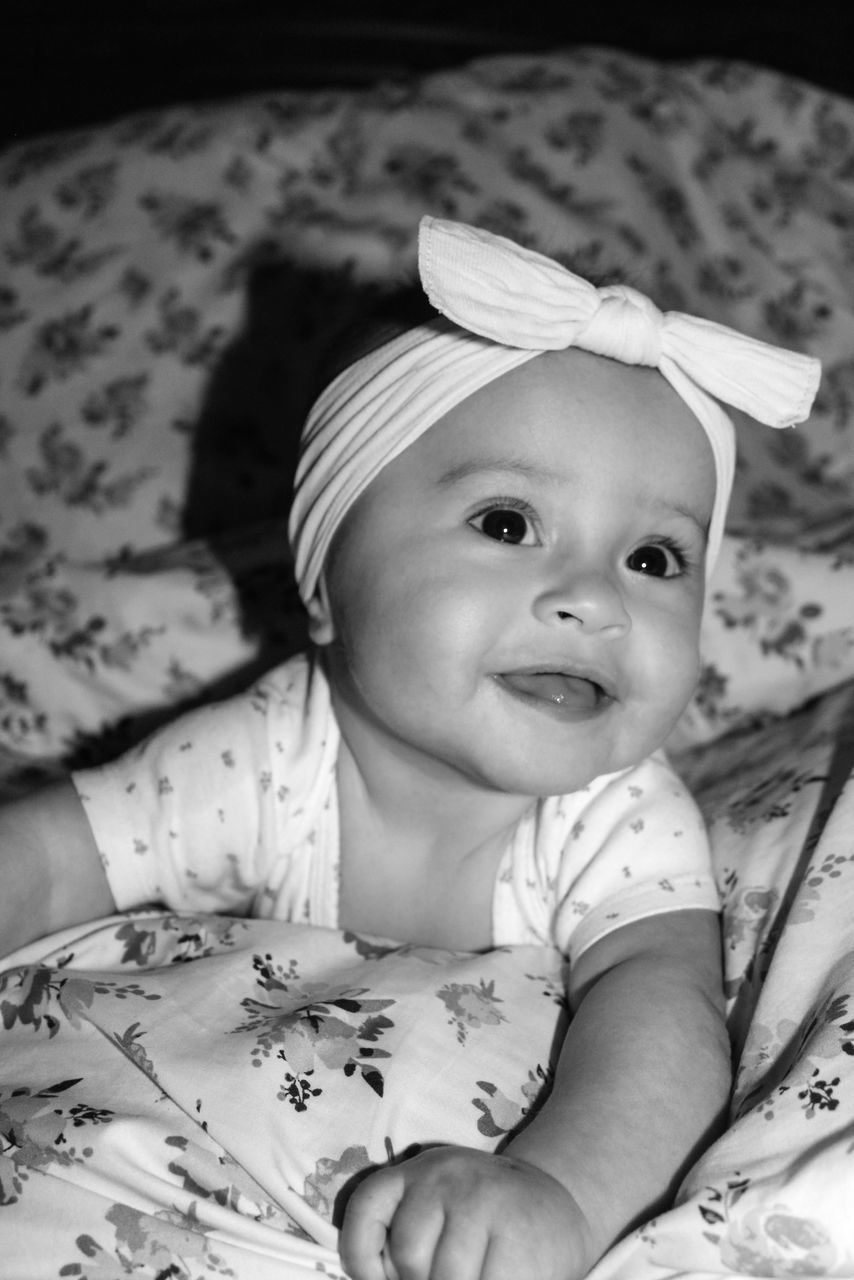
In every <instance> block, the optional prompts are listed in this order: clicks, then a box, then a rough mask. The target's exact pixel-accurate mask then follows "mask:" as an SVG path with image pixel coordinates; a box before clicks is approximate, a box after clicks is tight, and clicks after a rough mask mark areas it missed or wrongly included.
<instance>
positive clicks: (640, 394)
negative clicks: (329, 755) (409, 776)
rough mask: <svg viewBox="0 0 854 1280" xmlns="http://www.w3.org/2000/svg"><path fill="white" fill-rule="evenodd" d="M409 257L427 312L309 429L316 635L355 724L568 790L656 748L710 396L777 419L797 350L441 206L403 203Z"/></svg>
mask: <svg viewBox="0 0 854 1280" xmlns="http://www.w3.org/2000/svg"><path fill="white" fill-rule="evenodd" d="M420 270H421V278H422V282H423V283H424V287H425V290H426V293H427V295H428V296H429V298H430V300H431V302H432V303H433V304H434V305H435V306H436V308H437V310H439V311H441V312H442V313H443V318H439V317H436V318H434V319H433V320H431V321H428V322H427V323H422V324H417V325H416V326H415V327H413V328H410V329H408V330H406V331H405V332H403V333H400V334H398V335H397V336H394V337H392V338H391V339H390V341H387V342H385V343H383V344H382V345H381V346H379V347H378V348H376V349H375V350H372V351H370V352H369V353H368V354H366V355H365V356H363V357H361V358H360V359H357V360H356V361H355V362H354V363H353V364H351V365H349V366H348V367H347V368H345V369H344V371H343V372H342V373H341V374H340V375H339V376H338V377H337V378H335V379H334V380H333V381H332V382H331V383H330V385H329V386H328V387H327V388H326V390H325V391H324V392H323V393H322V394H321V396H320V398H319V399H318V401H317V403H316V404H315V406H314V408H313V410H312V412H311V414H310V415H309V419H308V422H307V424H306V430H305V433H304V440H303V454H302V458H301V462H300V466H299V469H298V472H297V485H296V496H295V502H294V508H293V513H292V519H291V535H292V542H293V547H294V554H295V562H296V573H297V580H298V583H299V586H300V590H301V593H302V595H303V599H304V600H305V602H306V605H307V607H308V610H309V615H310V619H311V628H312V634H313V638H314V639H315V641H316V642H317V643H318V644H319V645H322V646H324V648H325V654H326V659H327V662H326V666H327V670H328V673H329V676H330V681H331V684H332V689H333V697H334V698H335V700H336V707H337V711H338V714H339V718H341V717H343V719H344V720H348V721H349V723H350V724H351V725H358V726H361V730H362V731H363V732H364V733H367V734H368V740H369V741H372V742H373V743H375V744H377V743H380V742H382V743H385V744H386V745H387V746H388V747H390V748H391V749H393V750H395V751H397V752H398V753H399V754H403V755H408V756H411V758H412V759H413V761H418V762H419V763H420V764H422V765H427V766H429V767H430V768H431V769H433V770H437V769H438V770H440V771H449V773H450V774H451V775H455V776H457V777H459V776H461V775H462V776H465V777H466V778H467V779H468V780H469V781H470V782H471V781H473V782H474V783H475V784H476V785H479V786H482V787H486V788H487V789H493V790H495V789H497V790H500V791H503V792H512V793H516V794H521V795H531V796H533V795H546V794H556V793H561V792H568V791H572V790H575V789H577V788H578V787H581V786H584V785H586V783H587V782H589V781H590V780H591V779H592V778H593V777H595V776H597V775H598V774H601V773H608V772H612V771H615V770H617V769H621V768H625V767H628V766H629V765H631V764H633V763H636V762H637V761H638V760H640V759H641V758H643V756H645V755H647V754H648V753H649V752H650V751H652V750H654V749H655V748H656V747H658V746H659V745H660V744H661V743H662V742H663V741H664V739H665V738H666V737H667V736H668V734H669V733H670V730H671V729H672V727H673V725H674V724H675V722H676V720H677V719H678V717H679V715H680V714H681V712H682V710H683V709H684V707H685V705H686V704H687V702H688V700H689V698H690V696H691V693H692V691H693V688H694V685H695V682H696V677H697V672H698V665H699V651H698V650H699V628H700V618H701V614H702V607H703V600H704V594H705V584H706V579H707V574H708V566H709V562H710V561H711V560H712V559H713V558H714V555H715V554H716V553H717V549H718V547H719V544H720V538H721V534H722V531H723V523H724V517H725V511H726V504H727V499H728V496H729V490H730V486H731V483H732V475H733V467H734V453H735V446H734V433H733V429H732V425H731V423H730V421H729V419H728V418H727V417H726V415H725V414H724V412H723V410H722V409H721V408H720V406H719V405H718V403H717V402H716V401H715V400H714V399H712V397H711V395H710V394H708V392H709V391H711V392H713V393H714V394H716V395H718V396H726V398H727V399H728V401H729V402H730V403H737V404H738V405H739V407H742V408H745V409H747V410H748V411H749V412H752V413H753V414H754V416H759V417H765V419H766V420H768V417H769V414H768V409H769V406H770V410H771V414H772V415H775V417H774V419H773V420H774V421H775V424H776V425H786V424H788V423H790V422H792V421H795V420H798V417H797V414H798V413H800V416H801V417H802V416H804V414H805V412H806V410H807V409H808V407H809V403H810V401H811V398H812V394H814V390H815V383H816V381H817V378H816V372H817V371H816V367H815V365H816V362H813V361H808V360H806V358H805V357H799V356H790V355H788V354H786V353H780V352H777V351H776V350H775V349H773V348H768V347H766V346H764V344H759V343H753V342H751V341H750V340H748V339H744V338H740V337H739V336H738V335H735V334H732V333H731V331H729V330H723V329H721V328H720V327H719V326H714V325H708V324H707V323H705V322H702V321H698V320H693V319H691V318H690V317H679V316H662V315H661V313H660V312H659V311H658V310H657V309H656V308H655V307H654V306H653V304H652V303H650V302H649V301H648V300H647V299H645V298H644V297H643V296H642V295H640V294H637V293H636V292H635V291H633V290H628V289H625V288H622V287H619V286H616V287H611V288H609V289H604V290H597V289H595V288H594V287H593V286H592V285H590V284H588V283H587V282H586V281H582V280H580V279H579V278H578V277H575V276H572V275H571V274H570V273H569V272H567V271H566V270H565V269H564V268H562V267H560V266H559V265H558V264H557V263H554V262H552V261H551V260H549V259H547V258H543V257H541V256H540V255H538V254H533V253H531V252H530V251H527V250H523V249H521V248H519V247H518V246H516V245H513V244H511V243H510V242H509V241H506V240H503V239H501V238H500V237H495V236H491V235H489V234H488V233H486V232H482V231H477V230H475V229H473V228H469V227H465V226H463V225H461V224H454V223H443V222H437V221H434V220H432V219H425V220H424V221H423V223H422V228H421V239H420ZM757 370H758V372H757ZM662 375H663V376H662ZM786 379H788V380H789V384H791V383H792V382H793V381H794V382H797V383H798V386H797V388H796V391H795V392H794V393H793V394H790V395H789V397H788V399H786V398H785V396H781V393H780V387H781V384H782V383H783V382H785V380H786ZM742 382H743V384H744V385H740V384H741V383H742ZM769 382H770V384H771V385H768V384H769ZM704 388H705V389H704ZM734 388H735V389H734Z"/></svg>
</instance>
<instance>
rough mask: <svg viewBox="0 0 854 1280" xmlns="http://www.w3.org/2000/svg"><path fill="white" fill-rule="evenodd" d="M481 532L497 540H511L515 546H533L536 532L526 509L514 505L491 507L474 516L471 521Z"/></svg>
mask: <svg viewBox="0 0 854 1280" xmlns="http://www.w3.org/2000/svg"><path fill="white" fill-rule="evenodd" d="M469 523H470V524H471V525H473V526H474V528H475V529H477V530H478V532H479V533H482V534H483V535H484V536H485V537H487V538H493V539H494V540H495V541H496V542H510V543H512V544H513V545H514V546H521V545H523V544H524V545H525V546H532V545H534V544H535V543H536V540H537V539H536V533H535V530H534V527H533V524H532V522H531V520H530V518H529V517H528V516H527V515H526V514H525V512H524V511H518V510H516V509H515V508H513V507H490V509H489V510H488V511H481V512H480V513H479V514H478V515H476V516H472V518H471V520H470V521H469Z"/></svg>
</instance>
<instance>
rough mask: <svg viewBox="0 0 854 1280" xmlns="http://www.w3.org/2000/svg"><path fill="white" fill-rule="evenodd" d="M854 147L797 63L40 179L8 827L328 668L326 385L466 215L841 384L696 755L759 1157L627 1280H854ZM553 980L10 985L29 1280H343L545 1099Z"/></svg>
mask: <svg viewBox="0 0 854 1280" xmlns="http://www.w3.org/2000/svg"><path fill="white" fill-rule="evenodd" d="M853 149H854V103H852V102H850V101H847V100H845V99H842V98H840V97H837V96H834V95H832V94H828V93H826V92H824V91H822V90H820V89H818V88H816V87H814V86H811V85H808V84H805V83H803V82H799V81H796V80H793V79H791V78H790V77H787V76H785V75H781V74H779V73H775V72H772V71H767V70H762V69H759V68H755V67H750V66H746V65H743V64H739V63H734V62H719V61H715V62H712V61H705V62H697V63H692V64H667V65H663V64H657V63H655V62H652V61H648V60H644V59H639V58H635V57H632V56H631V55H628V54H623V53H617V52H614V51H609V50H604V49H576V50H567V51H556V52H554V53H549V54H543V55H541V56H529V55H525V56H519V57H502V58H493V59H485V60H481V61H479V62H476V63H474V64H472V65H471V66H469V67H467V68H463V69H460V70H454V71H448V72H443V73H437V74H431V75H428V76H423V77H417V78H414V79H413V80H412V81H410V82H409V83H406V84H395V85H377V86H376V87H375V88H373V89H369V90H346V91H345V90H334V91H312V92H293V91H292V92H285V93H269V94H265V95H259V96H255V97H251V98H248V99H245V100H242V101H239V102H232V103H225V104H218V105H212V106H205V105H187V106H177V107H175V108H174V109H172V110H168V111H158V112H154V113H149V114H147V115H141V116H136V117H131V118H126V119H121V120H117V121H115V122H113V123H107V124H105V125H103V126H102V127H100V128H95V129H90V130H86V131H82V132H79V133H74V134H64V135H56V136H53V137H48V138H44V139H41V140H38V141H36V142H32V143H28V144H25V145H23V146H19V147H15V148H11V149H9V150H7V151H6V153H5V154H4V155H3V156H0V499H2V500H0V782H2V790H3V792H4V793H5V794H13V793H15V792H17V791H20V790H22V789H25V788H27V787H29V786H30V785H32V783H33V782H34V781H35V780H37V779H38V778H39V777H41V776H43V775H45V774H51V773H55V772H57V771H58V770H60V769H63V768H64V767H66V766H67V765H68V764H75V765H81V764H89V763H95V762H97V761H100V760H103V759H106V758H109V757H111V756H113V755H115V754H116V752H117V751H118V750H119V749H120V748H123V747H124V746H126V745H128V744H129V743H130V742H131V741H133V740H135V739H136V738H138V737H139V735H140V734H141V733H142V732H143V730H145V729H147V728H149V727H151V726H152V725H153V724H154V723H156V722H158V721H159V720H162V719H164V718H165V717H168V716H170V715H172V714H173V713H174V712H175V711H176V710H177V709H179V708H183V707H186V706H191V705H194V704H196V703H198V702H200V701H203V700H204V699H206V698H207V697H209V696H210V695H211V694H212V693H222V692H225V691H228V690H229V689H230V688H232V687H239V686H240V685H241V684H243V683H245V681H246V680H248V679H249V677H250V676H251V674H252V673H253V672H254V671H256V670H258V669H260V668H262V667H265V666H268V665H270V664H271V663H272V661H274V660H279V659H280V658H281V657H283V656H285V655H286V654H287V653H290V652H293V651H294V650H296V649H297V648H299V647H300V644H301V641H302V636H303V629H302V622H301V618H300V614H299V612H298V610H297V608H296V602H295V593H294V590H293V583H292V580H291V575H290V569H289V564H288V558H287V554H286V552H285V543H284V525H285V521H286V516H287V493H288V476H289V473H290V469H291V468H292V465H293V458H294V448H295V441H296V436H297V432H298V429H299V423H300V421H301V417H302V414H303V412H304V409H305V406H306V402H307V400H308V398H309V395H310V393H311V386H312V382H313V378H314V370H315V365H316V363H317V357H318V355H319V352H320V349H321V347H322V346H323V343H324V342H325V340H326V339H327V337H328V336H329V334H330V332H331V331H332V330H334V329H335V328H336V327H337V326H338V325H339V324H340V323H341V322H342V321H343V320H344V319H345V318H346V317H347V316H348V315H349V314H350V312H351V311H352V309H353V308H355V307H359V306H360V305H361V304H362V303H363V301H364V298H365V295H366V294H370V293H371V292H372V291H373V290H374V289H375V288H376V287H377V286H378V285H379V284H382V283H384V282H387V281H389V280H391V279H396V278H398V276H399V275H400V273H402V272H406V271H407V270H408V269H409V268H410V266H411V264H412V262H413V261H414V241H415V232H416V227H417V222H418V219H419V217H420V216H421V215H422V214H423V213H433V214H438V215H444V216H449V217H452V218H460V219H462V220H464V221H467V222H470V223H475V224H481V225H483V226H486V227H487V228H489V229H490V230H493V231H497V232H499V233H504V234H508V235H510V236H512V237H514V238H516V239H519V240H521V241H522V242H523V243H526V244H529V245H531V246H532V247H534V248H538V249H541V250H543V251H544V252H546V253H549V254H551V255H554V256H561V257H563V259H564V260H565V261H567V262H568V263H569V264H570V265H572V266H573V267H575V269H577V270H579V271H581V272H582V273H587V274H590V273H598V272H608V271H610V270H611V269H617V270H620V271H622V272H623V273H624V274H626V275H627V277H628V279H629V281H630V282H631V283H635V284H637V285H638V286H639V287H640V288H642V289H644V290H645V291H647V292H649V293H651V294H653V295H654V296H655V297H656V298H657V299H658V301H659V302H660V303H661V304H662V305H663V306H666V307H670V308H679V309H684V310H688V311H696V312H700V313H703V314H706V315H708V316H710V317H711V318H712V319H717V320H721V321H723V322H725V323H728V324H732V325H734V326H736V327H738V328H742V329H745V330H746V331H748V332H751V333H754V334H756V335H757V336H759V337H765V338H768V339H769V340H771V341H773V342H778V343H781V344H786V345H790V346H793V347H797V348H799V349H801V350H805V351H809V352H811V353H812V354H815V355H818V356H819V357H820V358H821V359H822V361H823V364H824V376H823V381H822V387H821V391H820V394H819V399H818V402H817V404H816V407H815V410H814V412H813V415H812V417H811V419H810V421H809V423H807V424H805V425H804V426H803V427H801V428H799V429H798V430H796V431H792V432H786V433H777V432H771V431H768V430H766V429H764V428H759V427H757V426H755V425H754V424H751V423H749V422H747V421H746V420H739V423H738V430H739V470H738V476H737V481H736V489H735V495H734V502H733V507H732V513H731V519H730V524H729V534H728V537H727V539H726V540H725V546H724V554H723V555H722V557H721V560H720V562H719V565H718V568H717V570H716V572H715V578H714V581H713V582H712V584H711V587H712V590H711V597H710V607H709V609H708V611H707V616H706V620H705V624H704V632H703V657H704V670H703V678H702V680H701V683H700V687H699V689H698V693H697V696H696V697H695V699H694V702H693V704H692V706H691V707H690V708H689V711H688V713H687V715H686V716H685V717H684V719H683V721H682V723H681V725H680V726H679V729H678V732H677V734H676V736H675V738H674V743H673V745H674V747H675V748H676V750H677V751H678V761H679V764H680V767H681V769H682V771H683V772H684V774H685V777H686V780H687V781H688V783H689V785H691V786H692V788H693V789H694V790H695V793H696V794H697V796H698V798H699V800H700V803H701V806H702V808H703V810H704V812H705V813H706V816H707V818H708V819H709V822H710V829H711V837H712V848H713V855H714V860H715V868H716V874H717V878H718V883H719V886H720V888H721V890H722V893H723V895H724V904H725V905H724V928H725V955H726V963H727V983H728V995H729V1001H730V1026H731V1030H732V1035H733V1042H734V1050H735V1055H736V1062H737V1066H738V1078H737V1085H736V1092H735V1097H734V1102H733V1108H732V1114H731V1117H730V1120H731V1123H730V1127H729V1128H728V1130H727V1132H726V1133H725V1134H724V1135H723V1137H722V1138H721V1139H720V1140H719V1141H718V1142H717V1143H716V1144H715V1145H714V1146H713V1147H712V1148H711V1150H710V1151H709V1152H708V1153H707V1155H706V1156H704V1157H703V1159H702V1160H701V1161H700V1162H699V1163H698V1164H697V1166H696V1167H695V1168H694V1169H693V1170H692V1171H691V1172H690V1174H689V1175H688V1177H687V1179H686V1181H685V1183H684V1186H683V1188H682V1190H681V1192H680V1195H679V1201H678V1204H677V1206H676V1207H675V1208H674V1209H673V1210H672V1211H670V1212H669V1213H666V1214H663V1215H661V1217H660V1218H659V1219H658V1220H657V1221H656V1222H655V1223H652V1224H647V1225H646V1226H644V1227H643V1228H642V1229H641V1230H640V1231H639V1232H637V1233H635V1234H634V1235H632V1236H631V1237H629V1238H628V1239H626V1240H625V1241H624V1242H623V1243H622V1244H621V1245H619V1246H618V1247H617V1248H616V1249H615V1250H613V1251H612V1252H611V1254H609V1255H608V1257H606V1258H605V1259H604V1260H603V1261H602V1262H601V1263H600V1265H599V1267H598V1268H597V1271H596V1273H595V1280H646V1278H647V1277H648V1278H649V1280H652V1278H653V1277H655V1280H677V1277H678V1278H681V1280H705V1278H706V1277H708V1276H710V1275H738V1276H789V1275H828V1276H830V1275H851V1274H852V1273H854V1227H852V1218H851V1214H850V1203H851V1194H852V1175H851V1171H850V1153H849V1143H850V1137H849V1136H848V1135H850V1132H851V1128H852V1125H854V1080H852V1062H854V1052H852V1043H854V1041H852V1037H854V1017H853V1016H852V1000H854V970H852V962H851V955H852V953H854V947H852V939H851V927H852V926H851V919H852V911H851V906H850V904H851V900H852V897H851V895H852V894H854V884H852V882H851V876H852V874H854V871H852V853H851V849H850V845H851V837H850V832H851V828H852V821H854V808H853V806H854V793H852V790H851V786H852V784H851V782H850V781H849V771H850V766H851V763H852V759H854V738H852V732H851V728H850V725H851V723H852V717H851V704H852V698H854V685H852V683H851V681H852V677H854V623H852V619H854V553H852V532H854V516H852V510H854V502H852V487H854V427H853V426H852V397H854V360H852V354H851V353H852V351H854V287H852V283H851V282H852V279H854V272H852V267H854V240H852V234H851V227H852V218H851V209H852V207H854V165H852V161H851V156H852V150H853ZM548 954H549V953H547V952H542V951H541V952H537V953H536V955H535V956H534V955H533V954H532V953H531V952H528V951H527V950H522V951H516V950H515V949H514V950H511V951H508V952H504V951H500V952H495V953H493V954H491V955H490V956H489V957H479V958H477V959H476V960H472V958H471V957H459V956H455V955H449V954H447V953H442V954H441V955H437V954H435V953H434V954H425V953H418V952H412V951H409V950H407V949H403V950H402V951H401V950H400V949H396V950H395V951H394V952H387V951H386V950H385V949H384V948H382V947H381V946H379V947H378V946H376V944H372V943H369V942H366V941H365V940H362V939H354V938H349V937H346V936H343V935H339V934H337V933H335V932H334V931H323V930H318V931H302V930H299V929H295V928H294V927H293V926H282V925H280V924H279V925H275V924H273V923H272V922H259V921H253V922H249V921H241V920H232V919H217V918H215V917H203V918H199V919H195V918H192V917H175V916H161V917H157V918H151V919H146V918H144V917H133V918H130V919H125V918H121V919H116V920H113V921H111V922H107V923H106V924H105V925H102V926H99V927H97V928H95V929H93V930H91V931H77V932H76V933H74V934H73V936H68V937H65V938H62V939H54V940H50V941H49V942H48V943H45V944H43V945H42V946H41V947H40V948H38V947H37V948H35V949H31V950H30V951H29V952H28V953H27V954H25V955H22V956H19V957H17V958H16V966H15V967H14V968H12V969H9V970H8V971H7V972H6V973H4V974H3V975H2V976H0V984H2V991H1V992H0V1257H2V1258H3V1259H4V1260H9V1259H14V1260H15V1267H16V1271H15V1274H16V1276H18V1275H20V1276H21V1277H22V1280H23V1277H39V1280H42V1277H48V1276H50V1277H55V1276H57V1275H66V1276H73V1277H79V1278H80V1280H113V1278H114V1277H118V1276H120V1275H128V1274H133V1273H134V1272H142V1273H146V1272H147V1273H151V1274H158V1275H166V1274H171V1275H174V1276H178V1277H182V1280H184V1278H186V1280H189V1278H190V1277H192V1278H193V1280H196V1278H197V1277H198V1278H200V1280H201V1278H204V1280H207V1278H208V1277H210V1276H215V1275H216V1276H235V1277H241V1278H242V1277H245V1278H246V1280H256V1278H257V1280H264V1278H265V1276H266V1275H268V1274H269V1275H270V1276H272V1275H273V1274H274V1273H275V1275H276V1276H277V1277H278V1276H282V1275H284V1276H289V1277H294V1278H295V1280H301V1277H303V1276H306V1277H307V1276H308V1275H309V1274H311V1275H312V1276H316V1275H318V1274H320V1275H323V1274H326V1275H328V1276H330V1277H335V1278H336V1280H338V1277H339V1276H340V1269H339V1268H338V1263H337V1257H336V1253H335V1248H334V1243H335V1235H334V1232H335V1226H334V1202H335V1196H336V1194H337V1192H338V1190H339V1189H340V1187H341V1186H342V1185H344V1183H345V1182H346V1180H347V1178H348V1177H350V1176H352V1175H353V1174H356V1173H357V1172H358V1170H360V1169H361V1168H363V1167H364V1166H365V1164H366V1163H370V1162H372V1161H375V1160H383V1159H389V1158H396V1157H397V1156H399V1155H401V1154H403V1152H404V1151H405V1150H406V1149H407V1144H409V1143H411V1142H423V1141H425V1140H429V1138H430V1135H433V1136H437V1137H438V1138H439V1139H440V1140H445V1139H446V1138H447V1140H451V1141H469V1142H473V1143H475V1144H478V1143H484V1144H487V1145H489V1144H495V1143H498V1142H500V1141H501V1139H502V1137H503V1136H504V1135H505V1134H506V1133H507V1132H508V1131H510V1130H512V1128H513V1126H514V1125H515V1124H517V1123H519V1121H520V1119H521V1118H522V1117H523V1115H524V1113H525V1109H526V1108H527V1107H529V1106H530V1105H535V1101H536V1097H537V1096H538V1093H539V1091H540V1090H541V1088H542V1087H543V1086H544V1085H545V1084H546V1083H547V1080H548V1072H549V1053H548V1051H549V1045H550V1036H551V1033H552V1032H553V1031H554V1028H555V1025H556V1019H557V1018H559V1017H560V1016H561V1009H560V1005H559V1003H558V1002H557V996H556V992H557V990H558V988H559V975H557V974H555V973H554V972H553V971H552V969H551V968H548V967H544V966H545V965H546V964H547V960H548ZM442 993H443V994H442ZM389 1024H391V1025H389ZM517 1031H518V1035H517V1034H516V1033H517ZM209 1037H210V1038H209ZM499 1046H500V1048H499ZM662 1052H666V1047H664V1046H663V1047H662ZM384 1054H388V1055H389V1056H388V1057H384V1056H383V1055H384ZM460 1063H462V1064H463V1065H462V1069H461V1070H460V1069H458V1067H459V1064H460ZM214 1064H215V1065H214ZM451 1065H453V1067H454V1069H453V1070H451V1069H450V1066H451ZM220 1068H222V1069H221V1070H220ZM380 1082H382V1089H380V1088H379V1085H380ZM300 1107H301V1108H302V1109H299V1108H300ZM327 1108H328V1110H327ZM330 1116H332V1117H333V1120H330V1119H329V1117H330ZM315 1124H316V1125H318V1126H320V1127H322V1128H323V1132H324V1134H325V1135H327V1136H325V1137H323V1138H322V1139H321V1138H319V1137H318V1136H317V1135H318V1132H319V1129H318V1130H315V1129H314V1128H313V1126H315ZM333 1130H334V1135H335V1136H334V1141H331V1140H330V1138H329V1137H328V1134H329V1133H330V1132H332V1131H333ZM273 1137H275V1141H273ZM387 1139H388V1141H387Z"/></svg>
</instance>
